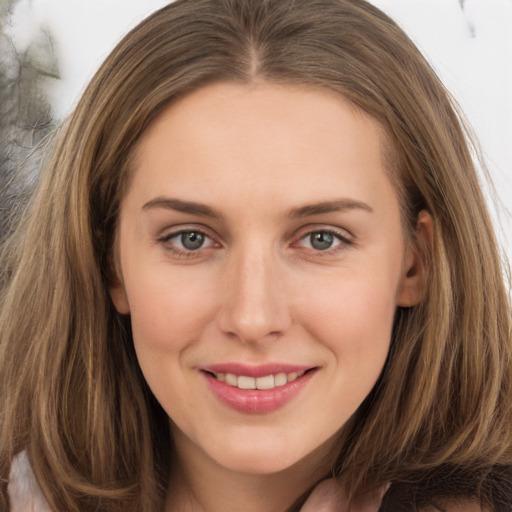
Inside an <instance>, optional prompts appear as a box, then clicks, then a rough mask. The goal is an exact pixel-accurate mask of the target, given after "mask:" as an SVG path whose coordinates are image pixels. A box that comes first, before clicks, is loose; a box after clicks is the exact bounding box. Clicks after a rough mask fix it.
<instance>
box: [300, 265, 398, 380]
mask: <svg viewBox="0 0 512 512" xmlns="http://www.w3.org/2000/svg"><path fill="white" fill-rule="evenodd" d="M394 275H396V272H395V273H391V274H389V273H386V272H382V270H381V271H380V272H376V271H372V269H371V268H368V267H367V269H366V271H365V272H364V273H358V274H357V275H356V274H352V275H350V277H347V276H345V275H344V276H339V277H338V278H337V279H336V280H335V281H334V282H333V283H330V284H329V285H325V286H318V283H317V286H316V288H312V289H313V290H315V291H314V292H313V293H310V294H308V296H307V300H306V301H304V303H303V304H302V307H301V310H302V312H303V314H302V318H303V321H304V324H305V326H306V328H307V330H308V331H309V332H310V333H311V334H312V335H313V336H314V337H315V338H316V339H317V340H320V341H321V343H322V344H324V345H325V346H327V348H329V349H330V351H331V352H332V353H333V354H334V356H335V358H337V359H338V362H343V366H344V368H347V366H348V367H349V368H350V367H353V368H354V370H355V369H356V368H358V369H360V370H361V371H363V368H365V370H364V371H365V372H366V371H367V370H369V369H371V368H378V371H379V372H380V368H381V367H382V365H383V364H384V361H385V359H386V357H387V353H388V349H389V343H390V340H391V331H392V326H393V320H394V315H395V309H396V304H395V294H396V286H397V284H396V283H397V281H396V280H395V279H394V278H393V277H390V276H394Z"/></svg>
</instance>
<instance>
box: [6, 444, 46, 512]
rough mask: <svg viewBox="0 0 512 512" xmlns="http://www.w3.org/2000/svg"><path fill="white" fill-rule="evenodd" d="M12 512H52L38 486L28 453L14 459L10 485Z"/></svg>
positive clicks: (22, 453) (20, 454)
mask: <svg viewBox="0 0 512 512" xmlns="http://www.w3.org/2000/svg"><path fill="white" fill-rule="evenodd" d="M8 492H9V499H10V502H11V506H10V510H11V512H51V509H50V507H49V506H48V503H47V502H46V500H45V498H44V496H43V493H42V491H41V489H40V488H39V485H38V484H37V481H36V478H35V476H34V473H33V472H32V468H31V467H30V462H29V460H28V457H27V454H26V452H21V453H19V454H18V455H16V457H15V458H14V460H13V462H12V466H11V472H10V473H9V485H8Z"/></svg>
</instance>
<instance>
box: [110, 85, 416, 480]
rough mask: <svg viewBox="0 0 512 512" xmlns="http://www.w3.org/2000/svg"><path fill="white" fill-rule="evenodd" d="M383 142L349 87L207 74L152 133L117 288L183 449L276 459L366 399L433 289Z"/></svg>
mask: <svg viewBox="0 0 512 512" xmlns="http://www.w3.org/2000/svg"><path fill="white" fill-rule="evenodd" d="M382 154H383V134H382V131H381V128H380V126H379V125H378V124H377V122H376V121H374V120H373V119H372V118H370V117H369V116H367V115H365V114H364V113H363V112H361V111H359V110H357V109H356V108H355V107H353V106H351V105H350V104H349V103H347V102H346V101H344V100H343V99H342V98H341V97H340V96H338V95H335V94H334V93H331V92H327V91H322V90H310V89H306V88H299V87H294V86H282V85H281V86H278V85H270V84H265V83H260V84H254V85H234V84H216V85H210V86H207V87H204V88H202V89H200V90H198V91H196V92H194V93H192V94H190V95H188V96H187V97H185V98H183V99H180V100H179V101H177V102H176V103H174V104H173V105H171V106H170V107H168V108H167V109H166V110H165V111H164V112H163V113H162V114H161V115H160V116H159V117H158V119H157V120H156V121H155V122H154V123H153V124H152V125H151V127H150V128H149V129H148V131H147V132H146V133H145V134H144V136H143V138H142V140H141V142H140V144H139V146H138V147H137V149H136V153H135V159H134V166H133V176H132V180H131V183H130V186H129V190H128V192H127V194H126V197H124V200H123V201H122V205H121V213H120V220H119V231H118V237H119V239H118V241H119V261H120V269H119V274H120V275H119V284H118V285H117V286H115V287H114V288H112V290H111V293H112V298H113V300H114V303H115V305H116V307H117V309H118V310H119V311H120V312H121V313H125V314H130V315H131V321H132V326H133V338H134V344H135V349H136V352H137V357H138V360H139V363H140V366H141V369H142V371H143V373H144V376H145V378H146V380H147V382H148V384H149V386H150V388H151V389H152V391H153V393H154V395H155V396H156V398H157V399H158V401H159V402H160V404H161V405H162V407H163V408H164V409H165V411H166V412H167V413H168V415H169V417H170V418H171V420H172V422H171V423H172V430H173V434H174V436H175V439H176V444H177V449H178V452H179V453H182V454H184V456H186V457H192V458H193V457H195V458H196V460H203V459H204V460H205V461H206V460H208V461H209V463H212V461H213V463H214V464H217V465H220V466H222V467H224V468H228V469H231V470H236V471H243V472H250V473H272V472H276V471H280V470H283V469H286V468H289V467H291V466H292V465H294V464H295V463H297V462H299V461H301V460H303V459H305V458H306V456H308V455H311V454H315V453H318V454H319V456H320V454H322V455H323V454H325V452H326V451H327V450H329V449H330V447H331V443H332V440H333V438H334V436H335V434H336V433H337V432H338V431H339V430H340V427H342V425H343V424H344V423H345V422H346V421H347V419H348V418H349V417H350V416H351V415H352V414H353V413H354V412H355V410H356V409H357V408H358V406H359V405H360V404H361V402H362V401H363V400H364V398H365V397H366V396H367V395H368V393H369V392H370V390H371V389H372V387H373V385H374V384H375V382H376V380H377V378H378V377H379V375H380V373H381V370H382V368H383V365H384V362H385V360H386V356H387V354H388V349H389V344H390V336H391V329H392V324H393V317H394V313H395V309H396V307H397V305H404V306H408V305H411V304H412V303H413V302H415V301H416V300H417V299H416V297H417V295H418V293H419V291H418V286H419V285H418V278H417V272H415V271H414V266H415V259H416V256H415V254H414V253H413V251H412V250H410V249H409V248H408V246H407V244H406V242H405V241H404V235H403V231H402V228H401V219H400V210H399V204H398V201H397V196H396V193H395V191H394V189H393V187H392V185H391V182H390V179H389V178H388V175H387V172H386V170H385V168H384V163H383V157H382ZM247 388H248V389H247ZM254 388H256V389H254Z"/></svg>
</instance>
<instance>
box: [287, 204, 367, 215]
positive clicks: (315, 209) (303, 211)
mask: <svg viewBox="0 0 512 512" xmlns="http://www.w3.org/2000/svg"><path fill="white" fill-rule="evenodd" d="M346 210H363V211H366V212H369V213H373V208H372V207H371V206H370V205H368V204H366V203H363V202H361V201H356V200H354V199H334V200H333V201H323V202H321V203H315V204H307V205H305V206H301V207H299V208H294V209H293V210H291V211H290V213H289V217H290V218H292V219H300V218H302V217H309V216H311V215H320V214H324V213H336V212H343V211H346Z"/></svg>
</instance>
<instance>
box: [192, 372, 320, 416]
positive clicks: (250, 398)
mask: <svg viewBox="0 0 512 512" xmlns="http://www.w3.org/2000/svg"><path fill="white" fill-rule="evenodd" d="M306 370H311V371H308V372H307V373H305V374H304V375H302V376H301V377H298V378H297V379H296V380H294V381H292V382H289V383H288V384H285V385H284V386H278V387H275V388H274V389H265V390H259V389H239V388H237V387H234V386H230V385H229V384H226V383H225V382H221V381H220V380H217V379H216V378H215V377H214V376H213V375H211V373H208V372H213V373H234V374H235V375H247V376H248V377H263V376H265V375H271V374H276V373H281V372H284V373H292V372H301V371H306ZM201 373H202V374H203V375H204V377H205V379H206V382H207V384H208V387H209V388H210V390H211V391H212V393H213V394H214V395H215V396H216V397H217V398H218V399H219V400H220V401H221V402H222V403H223V404H225V405H227V406H228V407H230V408H231V409H234V410H235V411H238V412H242V413H246V414H264V413H270V412H273V411H276V410H277V409H279V408H281V407H283V406H284V405H285V404H287V403H288V402H289V401H290V400H292V399H293V398H294V397H296V396H297V395H298V394H299V393H300V392H301V391H302V390H303V389H304V388H305V387H306V386H307V384H308V383H309V381H310V380H311V378H312V377H313V375H314V374H315V373H316V370H315V369H313V368H311V367H308V366H294V365H263V366H257V367H248V366H246V365H240V364H225V365H213V366H209V367H208V368H201Z"/></svg>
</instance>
